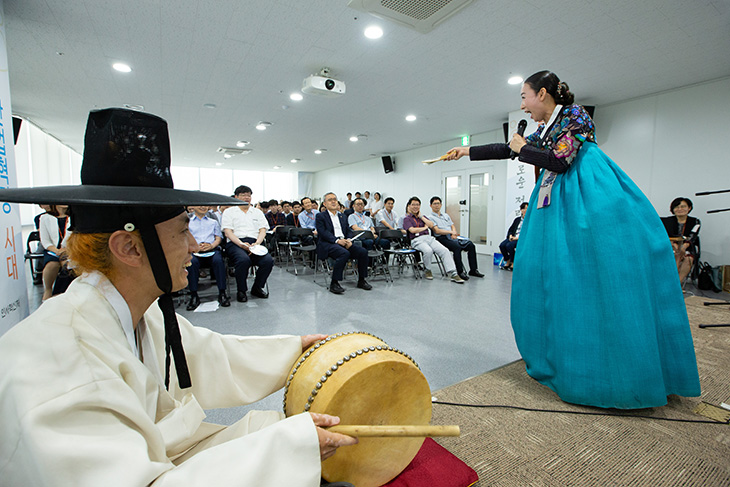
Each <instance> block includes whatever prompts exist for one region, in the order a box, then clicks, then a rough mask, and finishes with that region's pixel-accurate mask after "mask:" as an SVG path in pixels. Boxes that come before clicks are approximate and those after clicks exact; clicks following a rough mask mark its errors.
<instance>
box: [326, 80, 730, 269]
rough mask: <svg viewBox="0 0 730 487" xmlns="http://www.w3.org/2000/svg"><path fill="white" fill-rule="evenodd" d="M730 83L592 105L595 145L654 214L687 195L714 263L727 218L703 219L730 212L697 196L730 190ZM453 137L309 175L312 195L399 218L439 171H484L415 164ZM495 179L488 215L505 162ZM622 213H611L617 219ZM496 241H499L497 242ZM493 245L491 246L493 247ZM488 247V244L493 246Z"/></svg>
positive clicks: (723, 247) (729, 198) (493, 137)
mask: <svg viewBox="0 0 730 487" xmlns="http://www.w3.org/2000/svg"><path fill="white" fill-rule="evenodd" d="M728 114H730V78H725V79H722V80H717V81H713V82H708V83H704V84H701V85H694V86H689V87H685V88H680V89H677V90H673V91H671V92H666V93H662V94H657V95H651V96H647V97H644V98H639V99H635V100H629V101H626V102H622V103H617V104H613V105H608V106H599V107H596V113H595V122H596V131H597V138H598V144H599V146H600V147H601V148H602V149H603V150H604V151H605V152H606V153H607V154H608V155H609V156H610V157H611V158H612V159H613V160H614V161H615V162H617V163H618V164H619V166H621V168H622V169H623V170H624V171H626V173H627V174H628V175H629V176H630V177H631V178H632V179H633V180H634V181H635V182H636V184H637V185H638V186H639V187H640V188H641V189H642V191H644V193H645V194H646V196H647V197H648V198H649V200H650V201H651V202H652V204H653V205H654V208H655V209H656V210H657V212H658V213H659V215H660V216H666V215H669V203H670V202H671V201H672V199H674V198H676V197H677V196H686V197H688V198H690V199H691V200H692V201H693V203H694V210H693V211H692V215H693V216H695V217H698V218H700V219H701V220H702V225H703V226H702V231H701V240H702V259H703V260H707V261H709V262H710V263H711V264H712V265H720V264H730V212H726V213H716V214H712V215H707V214H706V213H705V212H706V211H707V210H708V209H713V208H728V207H730V193H728V194H720V195H714V196H703V197H695V196H694V194H695V193H696V192H700V191H708V190H721V189H730V156H728V154H730V152H729V151H728V150H727V149H726V147H727V145H728V143H727V140H728V139H729V138H730V135H728V130H727V126H726V125H725V122H726V118H727V116H728ZM503 140H504V139H503V134H502V129H501V127H500V128H499V129H497V130H493V131H490V132H485V133H482V134H477V135H473V136H472V140H471V143H472V145H479V144H487V143H492V142H502V141H503ZM459 143H460V140H458V139H454V140H451V141H446V142H442V143H438V144H434V145H430V146H423V147H419V148H417V149H412V150H408V151H404V152H399V153H396V154H394V159H395V161H396V171H395V173H391V174H385V173H384V172H383V167H382V163H381V161H380V158H376V159H371V160H367V161H363V162H359V163H356V164H349V165H346V166H343V167H339V168H335V169H329V170H326V171H320V172H317V173H315V181H314V189H315V194H314V196H316V197H321V196H322V195H323V194H324V193H325V192H327V191H334V192H335V193H336V194H337V196H338V197H340V199H341V200H344V199H345V194H346V193H347V192H348V191H349V192H352V193H355V191H360V192H363V191H365V190H369V191H370V192H371V193H372V192H375V191H379V192H380V193H381V194H383V197H386V196H393V197H394V198H395V200H396V209H397V210H398V212H399V213H400V214H402V213H403V211H404V206H405V203H406V201H407V200H408V198H409V197H411V196H413V195H416V196H418V197H419V198H420V199H421V200H424V199H426V200H427V199H429V198H430V197H431V196H433V195H440V196H441V197H443V196H444V195H443V189H442V188H441V179H442V177H441V173H442V172H446V171H453V170H459V169H466V168H469V169H478V168H481V167H486V166H487V164H490V162H489V161H482V162H470V161H469V160H468V159H462V160H460V161H456V162H450V163H435V164H432V165H430V166H426V165H423V164H422V163H421V160H423V159H430V158H432V157H437V156H439V155H441V154H444V153H445V152H446V151H448V150H449V149H450V148H451V147H454V146H456V145H459ZM491 164H493V165H494V169H493V172H494V174H495V176H496V178H495V189H494V190H495V192H494V193H493V194H494V201H495V205H494V211H495V212H497V213H494V214H495V215H502V214H504V212H505V208H504V206H505V203H504V199H505V189H506V188H505V185H506V162H505V161H491ZM618 217H620V215H617V218H618ZM495 220H499V218H492V219H491V220H490V228H489V232H490V234H492V235H493V234H494V233H495V232H496V234H499V235H501V234H506V228H505V226H504V224H502V225H499V222H495V223H494V225H493V224H492V222H493V221H495ZM497 243H498V242H497ZM495 245H496V244H495ZM493 248H494V246H493Z"/></svg>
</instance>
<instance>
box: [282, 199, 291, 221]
mask: <svg viewBox="0 0 730 487" xmlns="http://www.w3.org/2000/svg"><path fill="white" fill-rule="evenodd" d="M281 212H282V213H283V214H284V220H286V218H287V217H288V216H289V215H291V203H290V202H289V201H282V202H281Z"/></svg>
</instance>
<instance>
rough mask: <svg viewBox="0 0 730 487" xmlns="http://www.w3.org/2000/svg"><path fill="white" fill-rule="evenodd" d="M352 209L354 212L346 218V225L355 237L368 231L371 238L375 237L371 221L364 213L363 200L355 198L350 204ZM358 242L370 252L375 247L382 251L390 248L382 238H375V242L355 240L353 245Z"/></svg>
mask: <svg viewBox="0 0 730 487" xmlns="http://www.w3.org/2000/svg"><path fill="white" fill-rule="evenodd" d="M352 207H353V208H354V210H355V212H354V213H353V214H352V215H350V216H349V217H347V224H348V225H349V226H350V228H351V229H352V231H353V234H355V235H357V234H358V232H363V231H370V232H372V233H373V236H376V235H377V233H376V232H375V227H374V226H373V219H372V218H370V217H369V216H367V215H366V214H365V213H364V210H365V200H364V199H363V198H356V199H355V201H354V202H353V204H352ZM358 242H359V243H360V244H362V246H363V247H365V248H366V249H368V250H372V249H373V247H374V246H375V245H377V246H378V247H380V248H382V249H389V248H390V242H389V241H387V240H385V239H382V238H380V239H379V238H377V237H376V240H373V239H371V238H368V239H363V238H358V239H357V240H355V244H356V245H357V244H358Z"/></svg>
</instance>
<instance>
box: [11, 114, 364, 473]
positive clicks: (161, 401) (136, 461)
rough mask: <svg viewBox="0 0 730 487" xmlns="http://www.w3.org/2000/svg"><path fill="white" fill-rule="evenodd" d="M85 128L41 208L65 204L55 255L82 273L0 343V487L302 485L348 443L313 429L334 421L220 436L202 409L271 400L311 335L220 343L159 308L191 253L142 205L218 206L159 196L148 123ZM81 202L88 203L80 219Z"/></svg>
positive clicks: (157, 154) (180, 229)
mask: <svg viewBox="0 0 730 487" xmlns="http://www.w3.org/2000/svg"><path fill="white" fill-rule="evenodd" d="M96 114H98V116H97V115H96ZM89 118H90V120H89V129H88V130H87V132H86V139H85V146H84V159H83V163H82V165H83V168H82V171H83V172H84V178H83V181H84V184H82V185H81V186H74V187H67V188H64V190H62V192H63V193H62V194H61V192H57V193H56V194H57V195H59V199H60V200H62V201H63V202H65V203H68V204H70V205H71V210H72V211H71V213H72V215H73V219H74V223H73V225H74V232H73V235H71V236H70V238H69V241H68V254H69V259H70V261H72V262H74V264H75V265H76V268H77V269H79V270H80V271H82V272H83V274H82V275H81V276H80V277H79V278H77V279H76V280H75V281H74V282H72V283H71V285H70V287H69V289H68V291H67V292H66V293H64V294H63V295H62V296H58V297H56V298H54V299H51V300H50V301H48V302H46V303H44V304H43V306H41V307H40V308H39V309H38V310H36V311H35V312H34V313H33V314H31V315H30V316H29V317H28V318H26V319H25V320H23V321H21V322H20V323H18V324H16V325H15V326H13V327H11V328H10V329H9V330H7V331H6V332H5V334H4V335H3V336H2V337H0V432H2V441H1V443H0V478H1V479H2V480H0V484H2V485H3V486H23V487H25V486H51V485H53V486H60V485H64V486H66V485H67V486H103V485H108V484H116V483H120V484H124V485H130V486H131V485H133V486H150V485H151V486H163V485H172V486H181V487H182V486H190V485H215V486H216V487H229V486H234V485H247V486H254V485H255V486H257V487H281V486H289V487H311V486H318V485H319V484H320V478H321V461H322V460H324V459H326V458H327V457H329V456H331V455H332V454H333V453H334V452H335V450H336V448H337V447H338V446H344V445H350V444H354V443H357V441H356V440H355V439H353V438H349V437H347V436H343V435H338V434H336V433H332V432H329V431H327V430H325V429H322V428H319V427H318V426H322V427H327V426H331V425H334V424H337V418H334V417H331V416H328V415H324V414H308V413H302V414H296V415H293V416H291V417H289V418H285V417H284V414H282V413H281V412H280V411H251V412H250V413H248V414H247V415H246V416H245V417H244V418H242V419H241V420H240V421H238V422H236V423H235V424H233V425H231V426H223V425H216V424H213V423H210V422H205V421H204V419H205V413H204V411H203V408H222V407H230V406H234V405H235V406H240V405H243V404H249V403H252V402H254V401H258V400H259V399H262V398H264V397H266V396H268V395H269V394H272V393H274V392H275V391H276V390H280V389H281V388H282V386H283V385H284V383H285V381H286V377H287V376H288V375H289V371H290V369H291V367H292V366H293V365H294V363H295V362H296V361H297V359H298V357H299V356H300V354H301V353H302V351H303V349H305V348H307V347H309V346H310V345H312V344H314V343H316V342H317V341H319V340H321V339H323V338H325V336H324V335H307V336H303V337H300V336H288V335H278V336H271V337H244V336H234V335H221V334H218V333H215V332H213V331H211V330H209V329H207V328H202V327H196V326H193V325H192V324H191V323H190V322H189V321H188V320H186V319H185V318H183V317H182V316H179V315H177V314H176V313H175V309H174V302H173V298H172V293H173V292H175V291H179V290H181V289H183V288H184V287H185V286H186V284H187V279H186V277H185V264H186V263H187V262H188V260H189V256H190V252H192V251H193V250H194V249H195V247H196V246H197V244H196V242H195V240H194V239H193V238H192V236H191V235H190V233H189V232H188V231H187V227H188V218H187V216H186V215H185V211H184V208H183V207H182V206H179V205H178V206H160V207H156V206H155V202H157V203H160V202H163V201H164V202H165V203H166V204H167V205H172V204H174V202H175V201H189V202H190V204H193V205H203V204H209V203H213V202H216V201H221V200H222V201H225V197H221V196H218V195H213V194H211V193H201V192H198V191H181V190H175V189H173V184H172V179H171V177H170V171H169V166H170V150H169V142H168V138H167V130H166V124H165V122H164V120H162V119H159V118H158V117H155V116H153V115H149V114H146V113H142V112H136V111H131V110H122V109H112V110H100V111H97V112H92V114H91V115H90V117H89ZM119 118H122V119H121V120H119ZM137 121H139V122H141V123H138V122H137ZM155 122H156V124H155ZM160 123H161V124H164V126H163V127H162V129H161V130H163V131H164V133H155V132H156V130H157V129H158V128H159V124H160ZM138 135H139V136H140V137H138ZM143 135H144V136H146V137H141V136H143ZM153 136H155V137H153ZM151 141H153V142H151ZM142 144H144V145H142ZM153 144H154V145H153ZM153 151H154V152H153ZM153 154H154V159H152V160H149V158H151V157H152V155H153ZM120 181H123V182H124V183H125V184H126V185H127V186H120V185H119V182H120ZM39 189H44V188H10V189H7V190H2V191H0V200H3V201H11V202H12V201H13V198H21V197H25V198H33V199H35V198H36V197H37V196H42V194H41V193H40V192H39V191H37V190H39ZM140 189H144V190H147V189H153V190H154V191H155V202H153V201H149V200H142V199H140V198H143V195H146V194H149V193H146V192H142V191H140ZM88 190H97V191H98V193H95V194H97V195H98V196H96V198H95V201H96V202H95V203H94V204H93V205H89V204H88V201H85V196H86V195H87V194H88ZM5 198H8V199H5ZM216 198H217V199H216ZM119 201H129V202H130V203H142V204H144V206H134V207H132V206H122V205H120V204H119V203H118V202H119ZM84 203H85V204H84ZM166 344H168V345H167V346H166ZM282 465H284V466H286V468H282Z"/></svg>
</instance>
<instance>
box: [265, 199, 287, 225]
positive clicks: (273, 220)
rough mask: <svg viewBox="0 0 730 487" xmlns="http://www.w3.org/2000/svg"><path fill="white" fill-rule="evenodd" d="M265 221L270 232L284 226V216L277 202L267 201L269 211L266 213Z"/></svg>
mask: <svg viewBox="0 0 730 487" xmlns="http://www.w3.org/2000/svg"><path fill="white" fill-rule="evenodd" d="M266 220H267V221H268V222H269V229H270V230H273V229H274V228H276V227H278V226H281V225H286V216H284V213H282V211H281V208H280V207H279V202H278V201H276V200H269V211H268V213H266Z"/></svg>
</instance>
